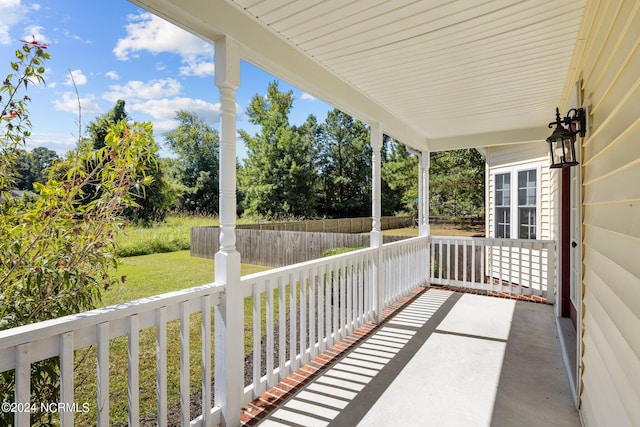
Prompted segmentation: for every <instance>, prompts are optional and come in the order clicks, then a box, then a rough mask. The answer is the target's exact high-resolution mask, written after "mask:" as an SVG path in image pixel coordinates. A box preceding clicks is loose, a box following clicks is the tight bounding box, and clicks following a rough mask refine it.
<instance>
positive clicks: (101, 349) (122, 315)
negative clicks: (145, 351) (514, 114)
mask: <svg viewBox="0 0 640 427" xmlns="http://www.w3.org/2000/svg"><path fill="white" fill-rule="evenodd" d="M222 291H223V287H222V286H219V285H216V284H211V285H205V286H200V287H196V288H192V289H187V290H184V291H177V292H171V293H168V294H164V295H159V296H155V297H150V298H144V299H140V300H137V301H132V302H128V303H124V304H120V305H117V306H112V307H106V308H101V309H97V310H92V311H89V312H85V313H80V314H77V315H72V316H66V317H61V318H57V319H52V320H48V321H45V322H40V323H36V324H31V325H25V326H21V327H18V328H13V329H8V330H5V331H0V372H5V371H11V370H14V371H15V405H14V406H6V407H5V406H3V411H4V412H9V411H11V412H14V413H15V417H14V419H15V425H16V426H28V425H30V421H29V418H30V412H33V411H41V410H42V409H43V408H41V407H40V406H38V405H39V404H40V403H38V402H36V404H35V406H33V405H34V402H31V404H30V400H31V365H32V364H33V363H36V362H39V361H41V360H45V359H49V358H51V357H59V358H60V384H61V385H60V401H59V403H60V404H62V405H66V406H63V407H62V410H58V409H57V408H56V409H55V410H54V411H53V412H58V414H59V416H60V424H61V425H63V426H67V425H73V420H74V412H77V411H76V409H77V408H76V407H74V406H73V405H74V403H75V404H76V405H77V404H78V402H77V400H75V399H74V363H75V361H74V350H77V349H82V348H86V347H88V346H95V349H96V356H95V359H96V360H95V363H96V364H95V365H94V366H95V367H96V377H97V388H96V396H95V398H96V400H95V401H94V402H81V403H80V405H81V406H80V407H82V405H84V404H90V405H94V404H95V405H96V408H97V411H96V412H97V420H96V421H97V425H98V426H109V425H110V424H111V423H110V419H109V397H110V395H109V392H110V387H109V377H110V369H109V347H110V343H111V340H113V339H115V338H118V337H121V336H126V337H127V352H128V360H127V366H118V367H117V369H119V370H121V369H123V370H126V371H128V381H127V383H128V411H129V425H130V426H136V425H138V423H139V415H140V414H139V397H140V386H139V384H140V380H141V378H140V339H139V338H140V331H142V330H144V329H146V328H155V331H156V355H155V357H156V367H157V369H156V395H157V415H158V419H159V420H163V419H164V420H165V424H162V423H159V425H166V418H167V394H168V391H167V323H168V322H170V321H172V320H179V322H180V326H179V342H180V362H179V366H174V367H172V370H179V375H180V406H181V414H182V416H183V422H186V424H183V425H189V423H190V422H191V420H190V419H189V405H190V394H191V391H190V380H189V376H190V361H189V343H190V333H189V328H190V316H191V315H192V314H193V313H200V314H201V319H202V321H201V322H200V323H201V330H202V338H201V343H202V349H203V351H202V358H201V363H202V365H201V366H202V379H201V384H202V395H203V407H204V408H206V409H208V410H207V411H206V412H205V417H206V418H210V419H211V423H212V424H215V425H217V423H218V422H219V418H220V416H219V413H218V411H217V410H216V409H215V408H211V388H212V384H213V382H212V374H211V337H212V336H213V334H212V329H213V328H212V321H211V308H212V307H213V306H214V305H216V304H219V300H220V294H221V292H222ZM205 350H207V351H205ZM205 399H208V401H206V402H205ZM5 405H6V403H5ZM45 409H48V408H45ZM203 412H204V411H203ZM201 420H202V416H201V417H200V418H199V419H196V420H194V421H193V422H191V424H195V425H199V424H201V423H200V421H201Z"/></svg>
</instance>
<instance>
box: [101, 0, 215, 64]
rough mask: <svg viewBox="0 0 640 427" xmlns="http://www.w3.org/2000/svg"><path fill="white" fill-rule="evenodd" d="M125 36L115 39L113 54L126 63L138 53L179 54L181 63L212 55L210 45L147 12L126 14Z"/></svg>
mask: <svg viewBox="0 0 640 427" xmlns="http://www.w3.org/2000/svg"><path fill="white" fill-rule="evenodd" d="M128 19H129V24H127V26H126V27H125V28H126V32H127V35H126V36H125V37H124V38H121V39H119V40H118V43H117V44H116V47H115V48H114V49H113V53H114V54H115V56H116V58H118V59H120V60H125V61H126V60H128V59H130V57H132V56H136V55H137V54H138V53H139V52H141V51H147V52H150V53H152V54H154V55H156V54H159V53H163V52H168V53H175V54H177V55H180V57H181V58H182V59H183V60H184V61H188V60H193V59H194V58H197V57H200V56H203V55H204V56H209V57H211V56H212V52H213V47H212V46H211V44H209V43H206V42H205V41H203V40H201V39H199V38H198V37H196V36H194V35H192V34H190V33H188V32H186V31H184V30H182V29H181V28H178V27H176V26H175V25H173V24H171V23H169V22H167V21H165V20H164V19H162V18H159V17H157V16H155V15H152V14H150V13H146V12H145V13H141V14H139V15H129V16H128Z"/></svg>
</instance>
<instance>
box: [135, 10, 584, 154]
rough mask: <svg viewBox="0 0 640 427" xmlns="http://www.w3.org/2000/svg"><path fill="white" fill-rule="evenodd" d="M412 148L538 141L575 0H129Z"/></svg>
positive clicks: (573, 31)
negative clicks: (224, 44)
mask: <svg viewBox="0 0 640 427" xmlns="http://www.w3.org/2000/svg"><path fill="white" fill-rule="evenodd" d="M131 1H132V2H133V3H135V4H138V5H139V6H141V7H143V8H145V9H147V10H149V11H150V12H152V13H155V14H157V15H159V16H161V17H163V18H165V19H167V20H169V21H171V22H173V23H175V24H177V25H179V26H181V27H182V28H184V29H186V30H188V31H191V32H192V33H194V34H196V35H198V36H200V37H202V38H204V39H206V40H209V41H214V40H215V39H216V38H218V37H220V36H221V35H227V36H229V37H232V38H234V39H236V40H237V41H238V42H239V43H240V44H241V45H242V56H243V59H245V60H247V61H249V62H251V63H253V64H255V65H257V66H258V67H260V68H262V69H264V70H266V71H268V72H270V73H272V74H273V75H275V76H277V77H279V78H282V79H284V80H286V81H288V82H289V83H291V84H293V85H295V86H297V87H298V88H300V89H301V90H304V91H306V92H308V93H309V94H311V95H313V96H315V97H317V98H319V99H322V100H324V101H326V102H328V103H329V104H332V105H334V106H336V107H338V108H340V109H342V110H344V111H346V112H348V113H350V114H352V115H354V116H356V117H358V118H360V119H361V120H364V121H366V122H369V123H372V122H378V121H379V122H381V123H382V124H383V128H384V131H385V133H387V134H389V135H391V136H393V137H395V138H397V139H399V140H400V141H401V142H403V143H405V144H408V145H410V146H412V147H414V148H416V149H427V148H428V149H430V150H443V149H455V148H463V147H472V146H475V147H483V146H488V145H498V144H505V143H514V142H525V141H533V140H543V139H544V138H546V137H547V136H548V132H549V131H548V129H547V124H548V123H549V122H550V121H552V119H553V118H554V117H553V113H554V109H555V107H556V106H557V105H565V104H566V102H567V98H568V97H569V96H570V91H571V88H570V87H567V86H566V84H565V82H566V81H567V76H568V75H569V72H570V69H571V63H572V57H573V55H574V50H575V47H576V40H577V38H578V32H579V28H580V24H581V20H582V14H583V9H584V1H582V0H577V1H576V0H554V1H545V0H523V1H517V0H492V1H489V0H458V1H451V0H429V1H413V0H393V1H388V0H350V1H345V0H326V1H321V2H320V1H311V0H298V1H296V0H293V1H292V0H189V1H185V0H131Z"/></svg>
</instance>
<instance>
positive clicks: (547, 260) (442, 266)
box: [429, 236, 556, 304]
mask: <svg viewBox="0 0 640 427" xmlns="http://www.w3.org/2000/svg"><path fill="white" fill-rule="evenodd" d="M430 243H431V245H430V246H431V247H430V259H431V262H430V271H429V283H431V284H438V285H449V286H456V287H462V288H469V289H481V290H486V291H493V292H497V293H507V294H511V295H528V296H536V297H542V298H546V300H547V303H549V304H553V303H554V301H555V293H554V292H555V283H556V244H555V241H553V240H525V239H488V238H475V237H440V236H431V237H430Z"/></svg>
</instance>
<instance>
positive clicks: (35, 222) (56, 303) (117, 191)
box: [0, 41, 153, 425]
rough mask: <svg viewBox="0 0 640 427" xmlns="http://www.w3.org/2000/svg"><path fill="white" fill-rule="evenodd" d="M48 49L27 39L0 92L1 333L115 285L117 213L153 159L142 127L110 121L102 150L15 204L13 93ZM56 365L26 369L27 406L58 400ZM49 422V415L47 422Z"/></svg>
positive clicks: (16, 114) (55, 172)
mask: <svg viewBox="0 0 640 427" xmlns="http://www.w3.org/2000/svg"><path fill="white" fill-rule="evenodd" d="M45 48H46V46H44V45H41V44H38V43H37V42H35V41H34V42H25V44H24V46H23V48H22V50H18V51H17V52H16V57H17V61H16V62H13V63H12V64H11V65H12V69H13V70H14V73H11V74H9V75H8V76H7V78H6V79H5V80H4V83H3V85H2V87H1V88H0V93H7V94H8V97H7V98H6V99H5V98H2V99H1V100H0V101H1V102H2V110H1V114H0V132H1V135H2V136H1V137H0V148H1V150H2V153H3V154H5V153H6V154H7V155H6V156H5V155H3V156H1V157H0V172H1V173H0V191H2V193H3V196H4V200H3V202H2V204H0V212H1V215H0V330H4V329H9V328H14V327H16V326H20V325H26V324H29V323H33V322H38V321H42V320H46V319H51V318H56V317H60V316H64V315H68V314H73V313H78V312H80V311H84V310H87V309H91V308H94V307H95V305H96V303H97V302H98V301H99V300H100V295H101V290H102V289H105V288H107V287H108V286H110V285H111V284H112V283H114V280H115V279H114V278H112V277H111V276H110V275H109V274H108V272H109V271H110V269H111V268H112V267H113V266H114V264H115V263H116V262H117V258H116V241H115V235H116V233H117V232H118V230H119V225H120V223H121V218H120V214H121V213H122V211H123V209H124V208H125V207H126V206H127V205H128V204H131V203H132V201H133V197H134V195H133V194H132V193H131V191H132V189H134V188H136V186H143V185H146V184H148V183H149V182H150V179H149V178H148V177H146V176H145V171H144V168H140V166H141V165H144V164H145V163H146V162H148V159H149V157H150V156H152V155H153V152H152V148H153V141H152V139H150V135H151V124H150V123H131V124H127V123H125V122H123V121H121V122H118V123H114V124H112V125H111V126H109V128H108V129H107V131H106V133H105V139H104V143H105V145H104V147H102V148H100V149H98V150H93V151H91V152H87V153H80V152H76V153H73V154H72V155H70V156H69V157H68V158H67V159H65V160H63V161H60V162H57V163H56V165H55V166H54V167H53V168H51V171H50V174H49V177H48V179H47V181H46V182H45V183H35V184H34V190H35V191H36V192H37V193H38V194H39V196H40V197H38V198H37V199H36V200H35V201H26V200H24V199H23V198H13V197H11V196H10V195H9V193H8V190H10V189H11V188H13V186H14V183H15V180H16V178H17V176H18V172H17V167H16V164H17V155H16V154H15V153H18V152H19V150H20V149H21V147H23V146H24V144H25V141H26V140H27V138H28V136H29V134H30V123H29V118H28V113H27V109H26V106H27V102H28V101H29V98H28V97H23V98H22V99H19V98H18V90H19V89H26V88H27V87H28V85H29V84H31V83H40V82H43V79H42V74H43V73H44V67H43V66H42V63H43V61H44V60H46V59H48V58H49V55H48V54H47V53H46V52H45V51H44V49H45ZM94 183H99V185H100V187H101V191H100V193H99V195H98V196H97V197H96V198H95V199H94V200H92V201H90V202H88V203H84V204H82V203H78V202H77V201H78V200H79V199H80V198H81V197H80V196H81V194H82V193H83V192H85V191H86V190H87V187H88V186H91V185H94ZM0 378H1V381H0V400H2V401H3V402H12V401H13V399H14V388H15V376H14V372H13V371H8V372H4V373H1V374H0ZM58 390H59V361H58V359H57V358H52V359H47V360H43V361H40V362H36V363H33V364H32V365H31V392H32V398H31V401H32V402H34V403H36V404H40V403H55V402H57V401H58ZM31 416H32V422H33V423H41V424H47V425H50V424H51V422H52V420H51V418H50V417H51V414H48V415H47V414H43V413H40V412H34V413H32V414H31ZM47 416H48V417H49V419H48V420H47V419H46V418H47ZM12 421H13V420H12V414H11V413H10V412H2V413H0V424H2V425H10V424H11V423H12Z"/></svg>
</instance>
